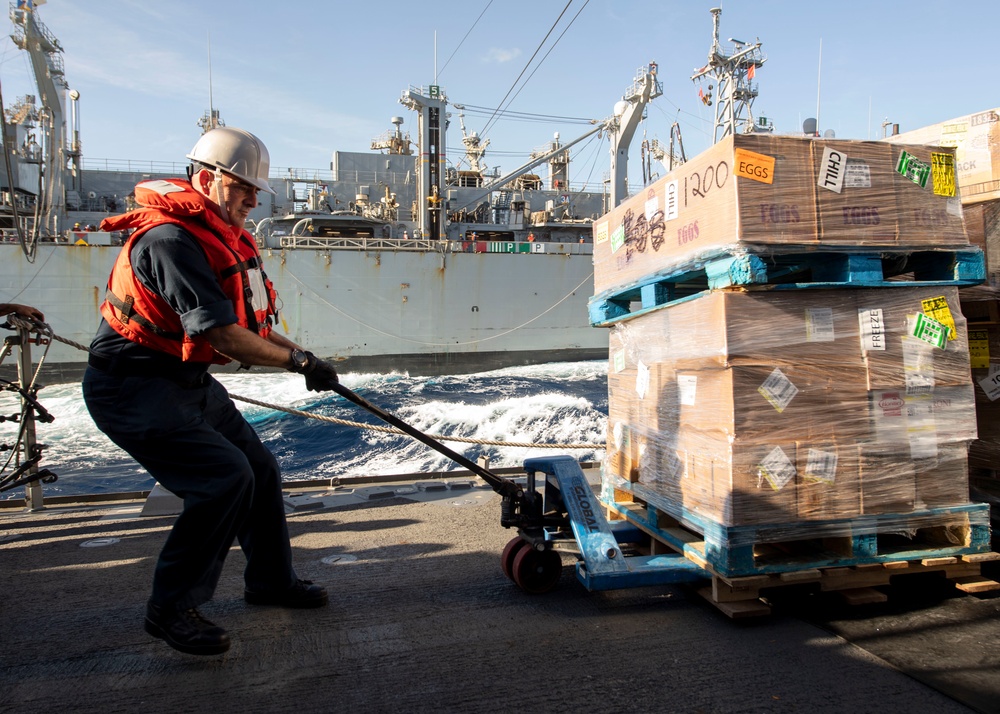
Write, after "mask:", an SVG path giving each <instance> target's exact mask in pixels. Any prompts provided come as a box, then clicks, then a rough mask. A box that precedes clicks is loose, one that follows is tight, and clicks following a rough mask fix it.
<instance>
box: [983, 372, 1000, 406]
mask: <svg viewBox="0 0 1000 714" xmlns="http://www.w3.org/2000/svg"><path fill="white" fill-rule="evenodd" d="M979 386H980V387H982V388H983V392H985V393H986V396H987V397H989V399H990V401H991V402H995V401H996V400H997V399H1000V365H998V364H996V363H993V364H990V372H989V374H988V375H987V376H985V377H983V378H982V379H980V380H979Z"/></svg>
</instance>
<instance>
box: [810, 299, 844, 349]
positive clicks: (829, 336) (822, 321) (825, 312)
mask: <svg viewBox="0 0 1000 714" xmlns="http://www.w3.org/2000/svg"><path fill="white" fill-rule="evenodd" d="M836 339H837V336H836V335H835V334H834V330H833V308H830V307H812V308H809V309H807V310H806V342H833V341H834V340H836Z"/></svg>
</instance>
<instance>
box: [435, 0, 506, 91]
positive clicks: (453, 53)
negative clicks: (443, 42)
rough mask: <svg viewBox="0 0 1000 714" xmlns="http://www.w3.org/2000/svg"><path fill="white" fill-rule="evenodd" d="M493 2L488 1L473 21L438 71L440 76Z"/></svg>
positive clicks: (491, 0)
mask: <svg viewBox="0 0 1000 714" xmlns="http://www.w3.org/2000/svg"><path fill="white" fill-rule="evenodd" d="M492 4H493V0H490V1H489V2H488V3H486V7H484V8H483V11H482V12H481V13H479V17H477V18H476V21H475V22H473V23H472V27H470V28H469V31H468V32H466V33H465V37H463V38H462V40H461V42H459V43H458V47H456V48H455V51H454V52H452V53H451V56H450V57H448V60H447V61H446V62H445V63H444V67H442V68H441V69H439V70H438V72H437V76H438V77H440V76H441V73H442V72H444V70H445V68H446V67H447V66H448V64H449V63H450V62H451V60H452V59H453V58H454V57H455V54H456V53H457V52H458V51H459V50H460V49H461V48H462V45H463V44H464V43H465V41H466V40H467V39H469V35H470V34H472V31H473V30H474V29H476V25H478V24H479V21H480V20H482V19H483V15H485V14H486V11H487V10H489V9H490V5H492Z"/></svg>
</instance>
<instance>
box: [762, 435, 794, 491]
mask: <svg viewBox="0 0 1000 714" xmlns="http://www.w3.org/2000/svg"><path fill="white" fill-rule="evenodd" d="M757 469H758V473H759V474H760V475H761V476H763V477H764V478H765V479H767V482H768V483H769V484H771V488H773V489H774V490H775V491H780V490H781V489H783V488H784V487H785V486H787V485H788V482H789V481H791V480H792V479H793V478H795V465H794V464H793V463H792V462H791V460H790V459H789V458H788V455H787V454H786V453H785V452H784V451H783V450H782V449H781V447H780V446H775V447H774V449H772V450H771V453H769V454H768V455H767V456H766V457H764V460H763V461H761V462H760V464H759V465H758V466H757Z"/></svg>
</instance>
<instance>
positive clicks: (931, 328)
mask: <svg viewBox="0 0 1000 714" xmlns="http://www.w3.org/2000/svg"><path fill="white" fill-rule="evenodd" d="M907 327H908V328H909V329H908V330H907V332H908V333H909V334H910V335H913V336H914V337H916V338H917V339H918V340H923V341H924V342H926V343H927V344H929V345H933V346H934V347H937V348H938V349H942V350H943V349H944V348H945V347H947V346H948V326H947V325H942V324H941V323H940V322H938V321H937V320H935V319H933V318H930V317H927V315H925V314H924V313H922V312H918V313H917V314H916V315H907Z"/></svg>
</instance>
